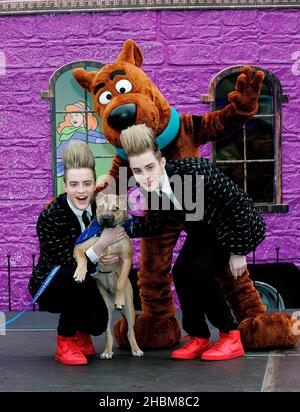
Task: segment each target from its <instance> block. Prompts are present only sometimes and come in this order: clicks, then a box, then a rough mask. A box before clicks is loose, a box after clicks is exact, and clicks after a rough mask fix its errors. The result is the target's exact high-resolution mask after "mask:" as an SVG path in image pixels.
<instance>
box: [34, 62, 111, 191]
mask: <svg viewBox="0 0 300 412" xmlns="http://www.w3.org/2000/svg"><path fill="white" fill-rule="evenodd" d="M103 66H105V64H104V63H101V62H98V61H94V60H78V61H74V62H70V63H67V64H65V65H64V66H61V67H60V68H59V69H58V70H56V71H55V72H54V73H53V74H52V76H51V77H50V79H49V82H48V90H46V91H41V98H42V99H43V100H50V101H51V119H50V122H51V153H52V170H51V172H52V194H53V196H56V195H57V150H56V132H57V130H56V128H57V125H56V121H55V120H56V114H57V111H56V96H55V85H56V81H57V80H58V79H59V77H60V76H61V75H62V74H64V73H66V72H67V71H69V70H74V69H76V68H84V67H94V68H95V69H96V70H97V71H98V70H99V69H100V68H101V67H103ZM87 95H88V92H87V91H86V90H84V100H85V102H87V100H88V99H87ZM91 111H92V112H94V110H93V109H91ZM86 113H87V112H86V111H85V114H86ZM105 144H109V143H105ZM102 157H103V158H111V159H113V156H110V155H103V156H102ZM102 157H101V158H102Z"/></svg>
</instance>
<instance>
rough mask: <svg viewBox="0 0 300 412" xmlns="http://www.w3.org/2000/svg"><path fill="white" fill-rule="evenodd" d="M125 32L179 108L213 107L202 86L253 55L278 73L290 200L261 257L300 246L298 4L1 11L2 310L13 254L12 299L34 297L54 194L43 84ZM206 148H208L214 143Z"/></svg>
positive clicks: (106, 52)
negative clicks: (34, 265) (42, 232)
mask: <svg viewBox="0 0 300 412" xmlns="http://www.w3.org/2000/svg"><path fill="white" fill-rule="evenodd" d="M126 38H133V39H134V40H136V41H137V42H138V43H139V44H140V46H141V48H142V50H143V52H144V55H145V63H144V69H145V70H146V71H147V73H149V74H150V76H151V78H152V79H153V80H154V81H155V82H156V84H157V85H158V87H159V88H160V89H161V90H162V92H163V93H164V94H165V95H166V96H167V97H168V99H169V101H170V103H171V104H172V105H174V106H175V107H176V108H177V109H178V110H179V111H180V112H190V113H203V112H206V111H207V110H208V107H207V106H205V105H202V104H200V94H202V93H206V92H207V87H208V84H209V81H210V80H211V78H212V76H214V75H215V74H216V73H217V72H219V71H220V70H223V69H224V68H226V67H229V66H232V65H236V64H241V63H250V64H253V65H257V66H262V67H265V68H266V69H268V70H270V71H273V72H274V73H275V74H276V75H277V76H278V78H279V80H280V81H281V82H282V85H283V89H284V92H285V93H288V94H289V96H290V102H289V104H286V105H285V106H284V107H283V136H282V156H283V157H282V158H283V168H282V176H283V202H284V203H287V204H289V207H290V210H289V213H288V214H273V215H265V219H266V222H267V225H268V235H267V239H266V240H265V241H264V243H263V244H262V245H261V246H260V247H259V248H258V251H257V258H261V259H263V258H274V256H275V247H276V246H278V247H280V248H281V249H280V251H281V257H282V258H292V257H297V256H300V253H299V240H300V239H299V236H300V233H299V218H300V212H299V198H300V163H299V157H298V156H299V154H300V148H299V144H300V143H299V138H297V137H298V136H299V132H298V130H299V129H300V109H299V103H300V98H299V90H300V62H299V61H300V13H299V11H298V10H296V9H295V10H293V9H289V10H213V11H178V12H174V11H173V12H168V11H163V12H146V11H145V12H126V13H90V14H61V15H31V16H24V17H23V16H11V17H1V18H0V139H1V144H0V159H1V161H0V187H1V191H0V210H1V212H0V216H1V222H0V227H1V237H0V310H7V309H8V294H7V270H6V268H5V266H6V264H7V258H6V256H7V254H11V263H12V266H13V267H15V269H13V271H12V309H13V310H20V309H21V308H23V307H24V305H25V303H27V302H28V301H29V299H30V296H29V293H28V292H27V281H28V277H29V275H30V269H28V268H27V266H30V265H31V254H32V253H37V252H38V242H37V238H36V234H35V224H36V220H37V216H38V214H39V212H40V211H41V209H42V208H43V206H44V204H45V203H46V202H48V200H49V199H50V198H51V195H52V193H51V190H52V189H51V187H52V186H51V183H52V182H51V179H52V177H51V128H50V103H49V102H47V101H42V100H41V99H40V92H41V91H42V90H46V89H47V86H48V79H49V78H50V76H51V74H52V73H53V72H54V71H55V70H56V69H57V68H59V67H61V66H63V65H65V64H66V63H69V62H70V61H75V60H80V59H84V60H88V59H91V60H99V61H102V62H111V61H113V60H114V59H115V58H116V56H117V55H118V53H119V51H120V50H121V46H122V42H123V41H124V40H125V39H126ZM297 52H298V53H297ZM297 59H298V62H297ZM202 154H203V155H205V156H207V157H209V156H210V146H209V145H207V146H206V147H205V148H203V149H202ZM136 243H137V245H138V242H136ZM137 248H138V246H137ZM19 266H21V268H17V267H19ZM22 267H24V268H22Z"/></svg>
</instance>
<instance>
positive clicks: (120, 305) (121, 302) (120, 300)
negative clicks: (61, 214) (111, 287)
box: [115, 293, 125, 310]
mask: <svg viewBox="0 0 300 412" xmlns="http://www.w3.org/2000/svg"><path fill="white" fill-rule="evenodd" d="M124 307H125V294H124V293H120V294H118V295H116V298H115V308H116V309H117V310H123V309H124Z"/></svg>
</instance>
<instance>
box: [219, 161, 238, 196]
mask: <svg viewBox="0 0 300 412" xmlns="http://www.w3.org/2000/svg"><path fill="white" fill-rule="evenodd" d="M216 166H217V167H218V168H219V169H220V170H222V172H223V173H224V174H225V175H227V176H229V177H230V178H231V179H232V180H233V181H234V182H235V183H236V184H238V185H239V186H240V187H241V188H242V189H243V190H244V165H243V163H239V164H222V163H218V162H217V163H216Z"/></svg>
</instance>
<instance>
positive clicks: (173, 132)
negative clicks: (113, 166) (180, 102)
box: [115, 107, 180, 160]
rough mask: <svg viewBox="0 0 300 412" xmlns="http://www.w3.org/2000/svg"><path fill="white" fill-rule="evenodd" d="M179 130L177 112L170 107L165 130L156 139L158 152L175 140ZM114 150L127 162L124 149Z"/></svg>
mask: <svg viewBox="0 0 300 412" xmlns="http://www.w3.org/2000/svg"><path fill="white" fill-rule="evenodd" d="M179 128H180V116H179V114H178V112H177V111H176V110H175V109H174V108H173V107H172V108H171V115H170V120H169V123H168V126H167V127H166V128H165V130H164V131H163V132H162V133H161V134H160V135H158V136H157V137H156V142H157V144H158V148H159V149H160V150H161V149H163V148H164V147H166V146H168V144H169V143H171V142H172V141H173V140H174V139H175V137H176V136H177V134H178V131H179ZM115 149H116V152H117V153H118V155H119V156H120V157H121V158H122V159H124V160H128V159H127V154H126V153H125V150H124V149H121V148H119V147H115Z"/></svg>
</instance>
